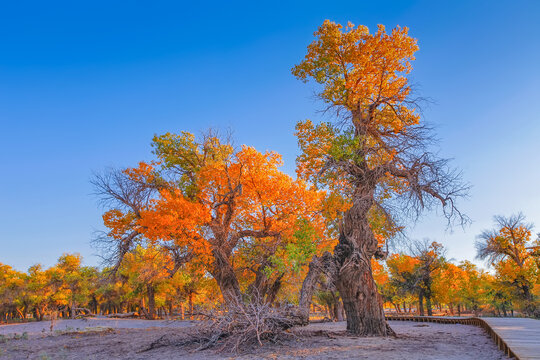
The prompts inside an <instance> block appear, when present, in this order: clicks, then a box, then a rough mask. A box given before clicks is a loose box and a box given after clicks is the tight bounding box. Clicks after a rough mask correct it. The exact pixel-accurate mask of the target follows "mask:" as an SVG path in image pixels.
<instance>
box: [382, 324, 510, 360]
mask: <svg viewBox="0 0 540 360" xmlns="http://www.w3.org/2000/svg"><path fill="white" fill-rule="evenodd" d="M386 319H387V320H394V321H416V322H433V323H439V324H463V325H474V326H479V327H481V328H482V329H484V330H485V331H486V332H487V333H488V335H489V336H490V337H491V338H492V339H493V341H495V343H496V344H497V346H498V347H499V349H501V350H502V351H504V353H505V354H506V355H508V357H510V358H515V359H517V360H519V357H518V356H517V355H516V354H515V353H514V351H512V349H511V348H510V346H508V344H506V342H505V341H504V340H503V339H502V338H501V336H500V335H499V334H497V332H495V330H493V329H492V328H491V326H489V324H488V323H487V322H485V321H484V320H483V319H481V318H477V317H467V318H456V317H439V316H394V315H386Z"/></svg>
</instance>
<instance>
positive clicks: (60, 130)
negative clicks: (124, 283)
mask: <svg viewBox="0 0 540 360" xmlns="http://www.w3.org/2000/svg"><path fill="white" fill-rule="evenodd" d="M195 3H196V2H185V3H182V2H180V1H170V2H166V1H159V2H158V1H154V2H150V1H147V2H142V1H124V2H116V1H107V2H103V1H92V2H78V1H69V2H68V1H66V2H57V1H47V2H42V1H39V2H38V1H12V2H6V3H4V4H3V6H2V11H1V12H0V39H1V40H0V124H1V128H0V129H1V130H0V162H1V165H2V170H1V176H0V189H1V200H0V205H1V206H0V245H1V246H0V262H3V263H7V264H10V265H12V266H14V267H16V268H17V269H20V270H25V269H26V268H27V267H28V266H30V265H31V264H34V263H38V262H39V263H42V264H44V265H45V266H50V265H52V264H54V263H55V261H56V259H57V258H58V257H59V256H60V255H61V254H62V253H63V252H79V253H81V254H82V255H83V256H84V258H85V262H86V264H89V265H95V264H97V263H98V261H99V259H98V258H97V257H95V256H94V255H93V254H94V253H95V251H94V250H93V249H92V248H91V246H90V243H89V240H90V238H91V237H92V232H93V231H94V230H95V229H100V228H101V216H100V214H101V210H100V209H99V207H98V205H97V202H96V199H95V198H93V197H92V196H91V195H90V194H91V192H92V189H91V186H90V184H89V178H90V176H91V173H92V171H96V170H97V171H99V170H102V169H104V168H105V167H107V166H131V165H135V164H136V163H137V162H138V161H140V160H145V159H149V158H150V157H151V155H150V151H151V150H150V146H149V144H150V140H151V138H152V136H153V134H155V133H163V132H167V131H171V132H178V131H181V130H188V131H192V132H199V131H202V130H204V129H206V128H208V127H216V128H221V129H226V128H231V129H233V130H234V133H235V136H236V140H237V142H238V143H245V144H250V145H254V146H255V147H257V148H258V149H259V150H266V149H271V150H275V151H278V152H280V153H282V154H283V155H284V160H285V167H284V170H285V171H286V172H288V173H290V174H293V173H294V160H295V157H296V154H297V152H298V150H297V146H296V140H295V138H294V136H293V128H294V124H295V123H296V121H298V120H301V119H305V118H312V119H316V118H318V116H319V115H318V113H317V110H318V109H320V108H321V105H320V104H317V103H316V102H314V100H313V98H312V88H311V86H310V85H305V84H303V83H301V82H300V81H297V80H295V79H294V77H293V76H292V75H291V74H290V68H291V67H292V66H293V65H295V64H296V63H297V62H298V61H299V60H300V59H301V58H302V57H303V55H304V53H305V48H306V46H307V44H308V43H310V42H311V40H312V34H313V32H314V31H315V30H316V28H317V27H318V26H319V25H320V24H321V23H322V22H323V20H324V19H331V20H334V21H337V22H342V23H344V22H346V21H351V22H353V23H355V24H364V25H367V26H369V27H370V28H371V29H374V28H375V26H376V24H379V23H381V24H384V25H386V26H387V27H394V26H395V25H397V24H399V25H402V26H408V27H409V28H410V29H411V34H412V35H413V36H414V37H416V38H417V39H418V41H419V45H420V51H419V52H418V53H417V61H416V62H415V63H414V72H413V77H414V80H415V81H416V82H417V83H418V84H419V85H420V89H421V93H422V94H423V95H424V96H429V97H431V98H432V99H433V100H434V101H435V103H434V104H433V105H431V106H430V107H429V108H427V109H426V112H425V116H426V119H427V120H428V121H430V122H431V123H433V124H435V125H436V126H437V132H438V136H439V137H440V138H441V152H442V154H443V155H444V156H447V157H452V158H454V159H455V161H454V163H455V165H456V166H458V167H460V168H462V169H463V171H464V175H465V178H466V179H467V180H468V181H469V182H470V183H471V184H472V185H473V189H472V191H471V196H470V199H469V200H467V201H466V202H462V205H463V209H464V210H465V211H466V212H467V213H468V214H469V216H470V217H471V218H472V220H473V221H474V222H473V224H472V225H471V226H470V227H468V228H467V229H465V230H462V229H459V228H458V229H455V230H454V232H453V233H452V234H450V233H445V223H444V221H443V220H441V219H440V218H438V217H437V215H436V214H431V215H429V216H426V217H425V218H424V219H423V220H422V221H421V222H420V223H419V224H418V225H417V226H416V227H415V228H414V229H413V230H411V231H410V234H411V236H412V237H416V238H423V237H430V238H433V239H436V240H439V241H442V242H443V243H444V244H445V245H446V246H447V247H448V249H449V255H450V256H451V257H454V258H455V259H457V260H462V259H473V258H474V248H473V242H474V239H475V236H476V235H477V234H478V233H479V232H480V231H481V230H482V229H483V228H486V227H490V226H491V218H492V216H493V215H495V214H510V213H512V212H516V211H519V210H521V211H523V212H524V213H525V214H526V215H527V216H528V219H529V220H530V221H533V222H536V223H537V224H538V225H539V227H540V201H539V200H540V190H539V189H540V181H539V180H540V166H539V165H540V160H539V155H540V139H539V135H540V125H539V124H540V121H539V120H540V119H539V117H540V116H539V111H538V105H539V103H540V71H539V68H538V66H539V64H540V25H539V22H538V21H539V20H538V19H539V18H540V1H433V0H429V1H393V2H392V1H384V2H377V1H360V0H357V1H350V2H345V1H324V2H319V1H306V2H302V3H301V2H294V1H287V2H275V1H271V2H267V3H264V2H259V1H250V2H245V3H239V2H225V1H219V2H204V3H202V2H201V5H196V4H195Z"/></svg>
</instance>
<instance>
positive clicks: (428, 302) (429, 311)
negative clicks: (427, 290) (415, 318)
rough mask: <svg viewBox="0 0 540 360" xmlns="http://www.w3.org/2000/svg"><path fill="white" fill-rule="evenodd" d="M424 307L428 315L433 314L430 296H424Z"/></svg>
mask: <svg viewBox="0 0 540 360" xmlns="http://www.w3.org/2000/svg"><path fill="white" fill-rule="evenodd" d="M426 308H427V314H428V316H433V309H432V308H431V296H426Z"/></svg>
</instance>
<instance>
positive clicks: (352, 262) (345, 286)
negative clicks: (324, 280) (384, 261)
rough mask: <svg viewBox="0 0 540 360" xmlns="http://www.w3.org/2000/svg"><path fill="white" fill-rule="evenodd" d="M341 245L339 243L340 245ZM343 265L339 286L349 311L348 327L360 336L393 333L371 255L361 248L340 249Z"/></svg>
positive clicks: (339, 272) (338, 253)
mask: <svg viewBox="0 0 540 360" xmlns="http://www.w3.org/2000/svg"><path fill="white" fill-rule="evenodd" d="M338 247H339V245H338ZM337 255H338V258H337V259H336V260H338V261H339V263H340V264H341V267H340V268H339V270H338V274H337V277H336V288H337V289H338V291H339V293H340V295H341V298H342V300H343V306H344V308H345V313H346V315H347V330H348V331H349V332H351V333H353V334H356V335H360V336H389V335H393V334H394V332H393V331H392V330H391V329H390V327H389V326H388V324H387V322H386V320H385V317H384V309H383V301H382V297H381V295H380V294H379V291H378V290H377V285H376V284H375V280H374V279H373V274H372V269H371V256H370V255H367V254H363V253H361V252H360V251H354V252H353V253H350V254H347V253H344V252H339V251H338V252H337Z"/></svg>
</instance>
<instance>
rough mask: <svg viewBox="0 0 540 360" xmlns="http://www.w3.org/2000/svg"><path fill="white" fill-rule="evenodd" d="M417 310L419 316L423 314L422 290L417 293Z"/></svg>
mask: <svg viewBox="0 0 540 360" xmlns="http://www.w3.org/2000/svg"><path fill="white" fill-rule="evenodd" d="M418 311H419V312H420V314H419V315H420V316H424V294H423V293H422V292H420V294H418Z"/></svg>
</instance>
